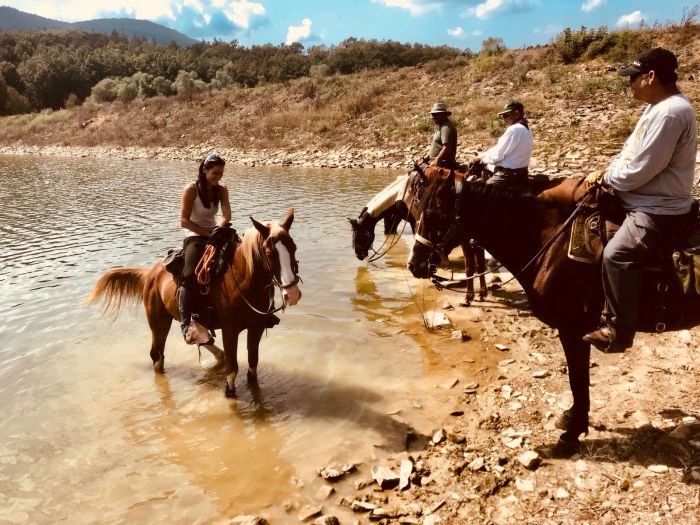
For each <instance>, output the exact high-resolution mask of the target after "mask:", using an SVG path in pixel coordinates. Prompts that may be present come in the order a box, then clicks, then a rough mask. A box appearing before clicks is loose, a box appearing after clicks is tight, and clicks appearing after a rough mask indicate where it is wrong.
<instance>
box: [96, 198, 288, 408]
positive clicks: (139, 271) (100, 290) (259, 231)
mask: <svg viewBox="0 0 700 525" xmlns="http://www.w3.org/2000/svg"><path fill="white" fill-rule="evenodd" d="M251 220H252V221H253V225H254V226H255V227H254V228H250V229H248V231H246V233H245V235H244V236H243V241H242V242H241V244H240V245H239V246H238V248H237V249H236V251H235V253H234V255H233V260H232V261H230V263H229V266H228V269H227V270H226V272H225V273H224V275H223V277H222V279H221V282H220V284H219V286H218V287H215V288H213V289H212V293H213V294H214V297H213V302H214V305H215V309H216V313H217V317H218V320H219V325H220V326H219V327H217V328H221V332H222V336H223V343H224V355H225V361H226V391H225V392H226V397H234V396H235V393H236V389H235V385H234V383H235V380H236V375H237V373H238V361H237V351H238V334H240V333H241V332H242V331H243V330H248V345H247V346H248V380H249V381H251V382H255V381H256V379H257V366H258V347H259V344H260V339H261V337H262V334H263V332H264V330H265V319H266V317H267V316H266V315H265V314H266V313H267V312H269V311H270V309H271V307H272V306H273V304H274V303H273V300H272V297H273V294H274V286H275V285H277V286H278V287H279V288H280V289H281V290H282V297H283V301H284V303H285V305H289V306H293V305H295V304H296V303H297V302H298V301H299V299H300V298H301V290H299V287H298V283H299V276H298V275H297V272H298V267H297V262H296V259H295V254H296V245H295V244H294V241H293V240H292V238H291V236H290V235H289V228H290V227H291V226H292V221H293V220H294V210H291V209H290V210H289V212H288V213H287V217H286V218H285V220H284V221H283V222H282V223H281V224H280V223H277V222H272V223H269V224H262V223H260V222H258V221H256V220H255V219H253V218H252V217H251ZM176 291H177V287H176V285H175V281H174V280H173V277H172V275H171V274H170V272H168V271H167V270H166V269H165V266H163V263H162V262H158V263H156V264H155V265H154V266H153V267H152V268H117V269H113V270H109V271H107V272H105V274H104V275H102V277H101V278H100V279H99V280H98V281H97V284H96V285H95V287H94V289H93V290H92V292H91V293H90V295H89V296H88V298H87V299H86V302H87V303H95V302H97V301H99V300H100V299H103V300H104V304H105V309H106V310H107V309H110V308H111V309H113V310H115V311H119V308H120V307H121V305H122V303H123V302H124V301H128V300H134V301H137V302H138V301H140V302H143V304H144V307H145V309H146V317H147V319H148V324H149V326H150V328H151V336H152V342H151V359H152V360H153V367H154V369H155V370H156V372H163V365H164V360H165V340H166V338H167V337H168V332H169V331H170V325H171V324H172V321H173V319H175V320H177V321H179V320H180V314H179V312H178V298H177V296H176ZM208 348H209V349H210V350H211V348H210V347H208ZM212 351H213V352H214V353H215V355H216V348H215V347H214V349H213V350H212ZM218 358H219V356H217V359H218Z"/></svg>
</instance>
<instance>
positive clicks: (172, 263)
mask: <svg viewBox="0 0 700 525" xmlns="http://www.w3.org/2000/svg"><path fill="white" fill-rule="evenodd" d="M163 266H165V269H166V270H168V271H169V272H170V273H171V274H173V277H174V278H175V282H179V281H180V278H181V276H182V269H183V268H184V267H185V250H184V249H180V250H178V251H175V250H168V255H166V256H165V259H163Z"/></svg>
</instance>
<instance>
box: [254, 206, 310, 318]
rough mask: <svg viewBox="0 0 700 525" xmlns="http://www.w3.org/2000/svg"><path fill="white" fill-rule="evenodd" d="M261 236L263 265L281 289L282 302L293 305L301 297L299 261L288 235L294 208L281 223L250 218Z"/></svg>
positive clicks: (294, 246)
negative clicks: (261, 221) (264, 222)
mask: <svg viewBox="0 0 700 525" xmlns="http://www.w3.org/2000/svg"><path fill="white" fill-rule="evenodd" d="M250 220H251V221H253V225H254V226H255V229H256V230H258V232H260V235H261V238H262V254H263V257H264V259H265V266H266V267H267V268H268V270H269V271H270V272H271V273H272V275H273V279H274V280H276V281H277V284H278V285H279V287H280V289H281V290H282V297H283V299H284V304H285V305H287V306H294V305H295V304H297V303H298V302H299V299H301V290H300V289H299V275H298V274H299V262H298V261H297V260H296V257H295V256H296V251H297V247H296V244H294V240H293V239H292V237H291V236H290V235H289V229H290V228H291V226H292V222H293V221H294V210H293V209H290V210H289V212H288V213H287V217H286V218H285V219H284V221H282V223H277V222H273V223H271V224H269V225H266V224H262V223H260V222H258V221H257V220H255V219H254V218H253V217H251V218H250Z"/></svg>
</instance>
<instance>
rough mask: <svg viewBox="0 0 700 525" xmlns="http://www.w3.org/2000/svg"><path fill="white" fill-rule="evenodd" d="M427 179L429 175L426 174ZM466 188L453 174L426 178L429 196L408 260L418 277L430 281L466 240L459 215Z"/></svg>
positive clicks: (421, 206) (409, 267)
mask: <svg viewBox="0 0 700 525" xmlns="http://www.w3.org/2000/svg"><path fill="white" fill-rule="evenodd" d="M426 175H429V174H428V173H426ZM463 184H466V183H465V182H464V181H463V180H462V177H461V175H457V176H455V174H454V172H452V171H449V172H447V171H445V170H443V171H435V172H433V173H432V176H430V177H426V188H425V195H424V196H423V198H422V199H421V202H420V209H421V216H420V220H419V221H418V226H417V227H416V235H415V239H416V240H415V242H414V243H413V247H412V248H411V253H410V255H409V258H408V264H407V266H408V269H409V270H410V271H411V273H412V274H413V276H414V277H419V278H423V279H425V278H428V277H430V276H431V275H432V274H433V273H435V270H436V269H437V264H438V263H439V262H440V261H441V260H442V259H445V258H446V257H447V255H448V254H449V253H450V251H452V249H453V248H454V247H456V246H457V245H458V244H459V243H460V240H461V239H462V238H463V235H462V234H461V231H460V228H461V224H460V221H459V220H458V216H457V212H456V195H457V193H458V192H459V191H461V188H462V185H463Z"/></svg>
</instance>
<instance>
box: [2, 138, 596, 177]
mask: <svg viewBox="0 0 700 525" xmlns="http://www.w3.org/2000/svg"><path fill="white" fill-rule="evenodd" d="M478 146H481V145H478ZM476 149H479V148H476ZM211 151H218V152H219V153H220V154H221V156H222V157H224V158H225V159H226V160H227V161H228V162H230V163H232V164H238V165H244V166H294V167H300V168H332V169H397V170H405V169H409V168H411V167H412V166H413V161H414V159H416V158H417V156H415V155H413V154H412V152H413V153H415V148H410V147H409V148H402V149H396V148H394V149H387V148H365V149H352V148H350V147H347V146H345V147H341V148H338V149H331V150H321V149H303V150H298V151H286V150H281V149H262V150H256V151H250V150H248V151H244V150H239V149H232V148H217V147H216V146H215V145H213V144H206V143H205V144H199V145H190V146H186V147H140V146H130V147H122V146H112V145H101V146H62V145H56V144H49V145H43V146H39V145H29V144H21V143H18V144H0V155H35V156H50V157H69V158H87V157H93V158H106V159H120V160H175V161H187V162H198V161H199V160H201V159H202V158H203V157H204V156H205V155H206V154H207V153H209V152H211ZM575 158H576V159H579V157H578V156H576V157H575ZM572 159H573V157H572V158H571V159H568V162H563V163H554V164H552V165H551V166H548V167H545V166H543V165H542V162H540V161H538V159H537V158H533V163H532V167H531V172H532V173H533V174H545V175H555V176H562V177H568V176H572V175H577V174H581V173H582V169H583V165H584V164H591V161H586V162H579V161H573V160H572ZM597 162H604V159H603V158H600V159H597Z"/></svg>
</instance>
